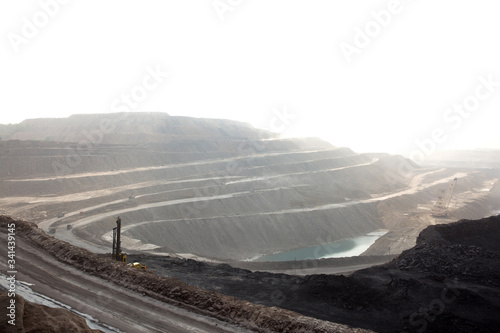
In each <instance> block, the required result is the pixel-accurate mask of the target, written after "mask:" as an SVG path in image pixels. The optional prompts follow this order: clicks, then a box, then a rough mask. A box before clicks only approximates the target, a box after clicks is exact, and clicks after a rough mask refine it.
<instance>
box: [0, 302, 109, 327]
mask: <svg viewBox="0 0 500 333" xmlns="http://www.w3.org/2000/svg"><path fill="white" fill-rule="evenodd" d="M11 299H15V304H16V317H15V325H11V324H9V323H8V320H10V319H9V318H8V317H6V316H5V315H4V316H2V317H1V319H0V331H2V332H5V333H24V332H37V333H55V332H68V333H69V332H72V333H103V332H102V331H100V330H93V329H90V328H89V327H88V325H87V323H86V322H85V319H83V318H82V317H80V316H78V315H76V314H74V313H72V312H69V311H68V310H65V309H61V308H51V307H48V306H45V305H40V304H35V303H31V302H28V301H26V300H25V299H24V298H23V297H21V296H19V295H16V297H15V298H10V297H8V295H7V294H6V293H4V294H0V304H1V306H2V309H5V308H6V307H7V304H9V303H10V300H11Z"/></svg>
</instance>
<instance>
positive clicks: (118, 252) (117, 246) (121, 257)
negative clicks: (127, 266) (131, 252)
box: [111, 216, 127, 262]
mask: <svg viewBox="0 0 500 333" xmlns="http://www.w3.org/2000/svg"><path fill="white" fill-rule="evenodd" d="M121 229H122V220H121V218H120V217H119V216H118V218H117V219H116V227H115V228H113V253H112V254H111V258H113V259H115V260H116V261H121V262H127V255H126V254H125V253H122V249H121V241H120V234H121Z"/></svg>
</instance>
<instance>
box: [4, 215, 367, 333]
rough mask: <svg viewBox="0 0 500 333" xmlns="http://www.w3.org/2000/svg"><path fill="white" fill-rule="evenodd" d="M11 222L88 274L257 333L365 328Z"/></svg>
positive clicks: (22, 234)
mask: <svg viewBox="0 0 500 333" xmlns="http://www.w3.org/2000/svg"><path fill="white" fill-rule="evenodd" d="M14 222H15V223H16V232H17V237H23V238H25V239H27V240H30V241H32V242H33V243H34V244H37V245H38V246H39V247H40V248H41V249H43V250H44V251H46V252H47V253H48V254H50V255H52V256H54V257H55V258H57V259H58V260H59V261H61V262H63V263H66V264H69V265H71V266H73V267H76V268H78V269H80V270H82V271H84V272H86V273H88V274H91V275H94V276H98V277H100V278H103V279H106V280H110V281H115V283H116V284H118V285H120V286H123V287H126V288H128V289H131V290H134V291H137V292H140V293H142V294H145V295H147V296H150V297H152V298H155V299H158V300H161V301H166V302H168V303H171V304H174V305H177V306H181V307H184V308H187V309H189V310H190V311H193V312H197V313H200V314H204V315H208V316H212V317H215V318H218V319H220V320H224V321H228V322H232V323H238V324H240V325H243V326H246V327H249V328H251V329H254V330H256V331H258V332H369V331H366V330H362V329H356V328H350V327H348V326H345V325H341V324H335V323H330V322H324V321H321V320H317V319H313V318H308V317H305V316H303V315H300V314H298V313H295V312H291V311H287V310H283V309H280V308H276V307H266V306H263V305H258V304H252V303H250V302H247V301H243V300H240V299H237V298H234V297H230V296H225V295H222V294H219V293H216V292H211V291H206V290H202V289H200V288H197V287H193V286H190V285H188V284H186V283H184V282H181V281H179V280H178V279H175V278H167V277H162V276H157V275H155V274H152V273H150V272H144V271H139V270H137V269H135V268H131V267H128V266H126V265H125V264H123V263H119V262H116V261H112V260H111V259H108V258H102V257H99V256H97V255H95V254H93V253H91V252H89V251H87V250H84V249H81V248H78V247H75V246H72V245H71V244H69V243H66V242H63V241H60V240H57V239H55V238H53V237H51V236H49V235H47V234H45V233H44V232H43V231H42V230H40V229H39V228H38V227H37V226H36V225H35V224H33V223H29V222H24V221H14V220H12V219H11V218H9V217H6V216H0V226H1V227H4V228H5V227H6V226H7V224H9V223H14Z"/></svg>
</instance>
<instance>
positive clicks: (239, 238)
mask: <svg viewBox="0 0 500 333" xmlns="http://www.w3.org/2000/svg"><path fill="white" fill-rule="evenodd" d="M162 209H164V211H161V210H162ZM151 213H152V212H151V211H149V210H141V211H134V212H130V213H126V214H122V215H121V216H120V217H121V218H122V221H124V222H123V223H124V224H123V226H124V227H125V226H126V224H127V221H144V219H145V215H146V216H147V215H151ZM154 214H155V215H160V216H168V215H171V214H172V208H171V207H165V208H156V209H154ZM111 227H112V224H111V223H110V221H109V219H108V221H106V222H98V223H93V224H91V225H89V226H86V227H84V228H82V230H80V231H76V232H77V235H79V236H83V237H84V238H89V237H90V238H92V237H95V235H102V234H104V233H106V232H109V231H110V230H111V229H110V228H111ZM380 228H383V224H382V222H381V221H380V219H379V218H378V214H377V208H376V204H373V203H370V204H360V205H355V206H349V207H345V208H339V209H330V210H319V211H312V212H299V213H285V214H269V215H265V214H264V215H252V216H231V217H230V216H226V217H219V218H204V219H186V220H175V221H166V222H157V223H147V222H146V223H142V224H140V225H138V226H137V227H134V228H132V229H128V230H126V231H124V232H123V235H124V236H127V237H130V238H134V239H139V240H141V241H142V242H143V243H145V244H147V243H152V244H155V245H158V246H161V247H165V248H167V249H170V250H171V251H174V252H177V253H193V254H196V255H199V256H202V257H209V258H214V259H220V260H245V259H250V258H254V257H255V256H257V255H265V254H271V253H275V252H280V251H285V250H289V249H295V248H302V247H309V246H315V245H321V244H325V243H329V242H333V241H336V240H340V239H346V238H353V237H358V236H363V235H365V234H367V233H369V232H372V231H375V230H377V229H380ZM96 238H98V237H96ZM94 240H97V239H93V241H94Z"/></svg>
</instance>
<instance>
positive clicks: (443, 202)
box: [431, 178, 458, 217]
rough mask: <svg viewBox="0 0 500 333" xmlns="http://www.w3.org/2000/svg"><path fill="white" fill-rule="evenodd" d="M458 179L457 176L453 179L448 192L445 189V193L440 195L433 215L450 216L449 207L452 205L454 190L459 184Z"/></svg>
mask: <svg viewBox="0 0 500 333" xmlns="http://www.w3.org/2000/svg"><path fill="white" fill-rule="evenodd" d="M457 180H458V179H457V178H455V179H453V181H452V182H451V184H450V186H449V187H448V189H447V190H446V192H444V191H443V192H444V193H443V195H442V196H440V197H438V200H437V202H436V204H435V205H434V207H433V208H432V210H431V215H432V216H433V217H446V216H448V213H449V210H448V208H449V207H450V202H451V197H452V195H453V191H454V190H455V186H456V185H457Z"/></svg>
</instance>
